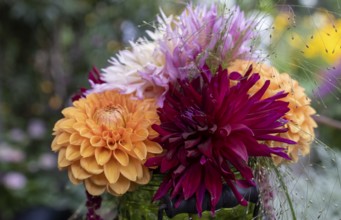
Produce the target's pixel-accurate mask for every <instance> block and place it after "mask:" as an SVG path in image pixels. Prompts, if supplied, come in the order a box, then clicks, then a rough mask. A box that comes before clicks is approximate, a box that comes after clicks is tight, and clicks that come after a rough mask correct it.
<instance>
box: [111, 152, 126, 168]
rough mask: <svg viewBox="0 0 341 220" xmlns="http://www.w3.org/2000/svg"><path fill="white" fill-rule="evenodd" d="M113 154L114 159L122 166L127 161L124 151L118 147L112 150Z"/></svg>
mask: <svg viewBox="0 0 341 220" xmlns="http://www.w3.org/2000/svg"><path fill="white" fill-rule="evenodd" d="M114 156H115V158H116V160H117V161H118V162H119V163H120V164H121V165H122V166H127V165H128V163H129V156H128V154H127V153H126V152H124V151H123V150H120V149H116V150H115V151H114Z"/></svg>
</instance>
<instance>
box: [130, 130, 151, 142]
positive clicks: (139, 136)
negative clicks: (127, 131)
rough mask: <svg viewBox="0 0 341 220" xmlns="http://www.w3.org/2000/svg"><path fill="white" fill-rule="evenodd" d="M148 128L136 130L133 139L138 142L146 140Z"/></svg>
mask: <svg viewBox="0 0 341 220" xmlns="http://www.w3.org/2000/svg"><path fill="white" fill-rule="evenodd" d="M148 134H149V133H148V130H147V129H145V128H140V129H137V130H135V131H134V133H133V135H132V137H131V140H132V141H133V142H136V141H144V140H146V139H147V138H148Z"/></svg>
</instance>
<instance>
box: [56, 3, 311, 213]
mask: <svg viewBox="0 0 341 220" xmlns="http://www.w3.org/2000/svg"><path fill="white" fill-rule="evenodd" d="M257 25H258V23H257V20H256V19H254V18H247V17H246V16H245V15H244V13H243V12H242V11H241V10H240V9H239V8H238V7H237V6H235V7H232V8H229V9H227V8H221V7H219V6H217V5H214V4H212V5H210V6H203V5H200V6H196V7H195V6H193V5H191V4H190V5H188V6H187V7H186V8H185V10H184V11H183V12H182V13H181V14H180V15H179V16H169V17H167V16H166V15H165V14H164V13H163V12H161V15H160V16H159V17H157V24H156V25H155V29H154V31H148V32H147V34H148V39H147V38H141V39H138V40H137V41H136V42H132V43H131V48H130V49H127V50H122V51H119V52H118V54H117V55H116V56H115V58H112V59H111V60H110V65H109V66H108V67H106V68H104V69H102V70H101V71H99V70H98V69H96V68H94V69H93V70H92V71H91V72H90V74H89V82H90V84H91V88H90V89H81V91H80V92H78V93H77V94H76V95H75V96H74V97H73V104H72V106H71V107H67V108H65V109H64V110H63V111H62V114H63V118H62V119H60V120H59V121H58V122H57V123H56V124H55V127H54V129H53V135H54V136H55V138H54V140H53V142H52V150H53V151H55V152H57V153H58V167H59V168H60V169H66V170H67V171H68V176H69V179H70V181H71V182H72V183H74V184H83V185H84V187H85V189H86V192H87V196H88V202H87V207H88V214H87V219H101V218H100V217H99V215H97V214H96V209H98V208H99V206H100V201H101V200H100V197H99V196H100V195H102V194H103V193H105V192H108V193H110V194H111V195H113V196H115V197H119V196H122V195H124V194H126V193H127V192H128V191H134V190H135V189H136V188H137V187H141V188H143V187H146V186H148V184H150V183H149V182H150V180H151V178H152V175H155V174H157V175H159V176H161V178H162V180H161V181H160V185H159V187H158V189H157V190H156V192H155V194H154V197H153V200H154V201H157V200H160V201H161V203H160V210H163V209H165V210H166V213H167V215H168V216H169V217H173V216H174V215H175V214H177V213H181V212H187V213H197V214H198V215H199V216H201V215H202V213H203V211H205V210H210V211H211V214H212V215H214V214H215V212H216V210H218V209H220V208H226V207H234V206H236V205H238V204H240V205H242V206H246V205H248V202H251V203H255V204H256V206H255V212H254V217H257V216H258V215H265V216H267V217H268V218H269V219H275V216H274V215H275V214H274V213H273V207H271V204H272V203H271V202H269V201H271V199H273V197H274V196H276V195H274V193H273V191H272V189H271V187H270V185H271V184H270V182H271V181H269V178H271V177H272V176H271V175H272V171H273V172H274V173H276V174H277V176H276V177H274V178H279V179H280V178H281V175H280V172H279V169H277V166H279V165H282V164H284V165H285V164H286V163H293V162H297V160H298V159H299V156H300V155H306V154H308V153H309V150H310V143H311V142H312V140H314V132H313V129H314V128H315V127H316V123H315V121H314V120H313V118H312V116H313V115H314V114H315V110H314V109H313V108H312V107H311V106H310V99H309V98H308V97H307V95H306V94H305V91H304V89H303V87H301V86H300V84H299V83H298V82H297V81H296V80H295V79H293V78H291V77H290V75H289V74H287V73H280V72H279V71H277V70H276V68H274V67H272V66H270V65H267V64H265V62H266V60H261V59H260V58H259V57H257V56H255V54H257V42H258V38H259V36H258V34H259V32H258V31H257ZM287 199H290V198H287ZM259 208H261V210H262V212H259V211H257V209H259ZM291 208H293V207H292V205H291ZM292 215H293V217H294V216H295V214H294V212H292Z"/></svg>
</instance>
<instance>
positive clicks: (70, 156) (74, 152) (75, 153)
mask: <svg viewBox="0 0 341 220" xmlns="http://www.w3.org/2000/svg"><path fill="white" fill-rule="evenodd" d="M65 157H66V159H67V160H69V161H74V160H78V159H79V158H80V157H81V155H80V152H79V146H77V145H69V146H67V147H66V152H65Z"/></svg>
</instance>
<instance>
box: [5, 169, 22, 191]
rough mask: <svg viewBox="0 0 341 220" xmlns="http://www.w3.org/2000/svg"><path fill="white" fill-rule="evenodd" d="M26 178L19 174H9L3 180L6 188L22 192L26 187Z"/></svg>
mask: <svg viewBox="0 0 341 220" xmlns="http://www.w3.org/2000/svg"><path fill="white" fill-rule="evenodd" d="M26 182H27V179H26V177H25V176H24V175H23V174H22V173H19V172H9V173H6V174H5V176H4V177H3V179H2V183H3V184H4V185H5V187H6V188H8V189H12V190H20V189H23V188H24V187H25V186H26Z"/></svg>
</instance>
